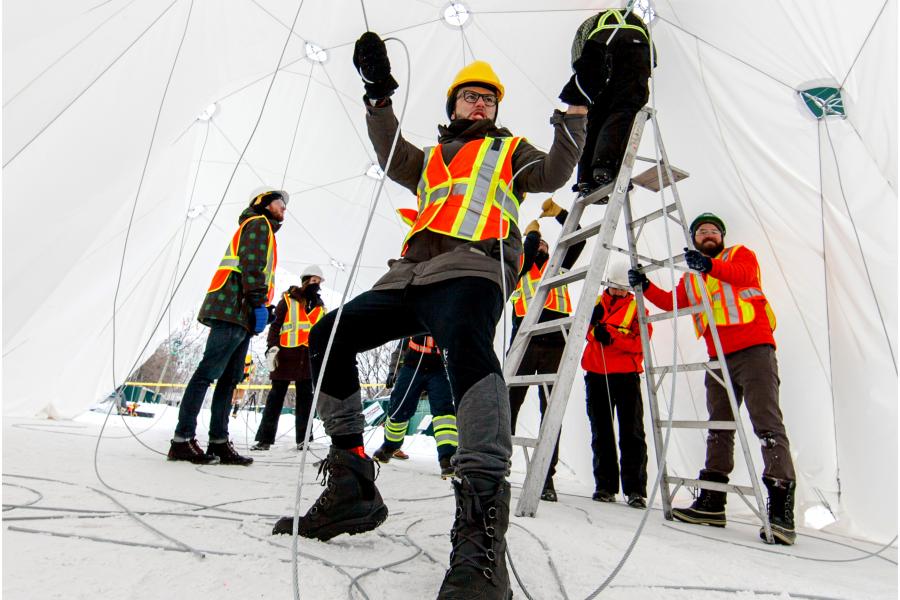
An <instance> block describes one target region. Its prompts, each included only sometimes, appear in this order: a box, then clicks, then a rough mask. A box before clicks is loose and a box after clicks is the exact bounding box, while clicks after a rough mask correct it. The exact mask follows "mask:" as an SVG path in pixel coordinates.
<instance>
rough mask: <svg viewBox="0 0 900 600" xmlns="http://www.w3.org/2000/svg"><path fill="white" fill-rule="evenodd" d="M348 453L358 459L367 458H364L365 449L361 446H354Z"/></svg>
mask: <svg viewBox="0 0 900 600" xmlns="http://www.w3.org/2000/svg"><path fill="white" fill-rule="evenodd" d="M349 451H350V452H352V453H353V454H356V455H357V456H359V457H360V458H369V457H368V456H366V449H365V448H364V447H363V446H356V447H355V448H349Z"/></svg>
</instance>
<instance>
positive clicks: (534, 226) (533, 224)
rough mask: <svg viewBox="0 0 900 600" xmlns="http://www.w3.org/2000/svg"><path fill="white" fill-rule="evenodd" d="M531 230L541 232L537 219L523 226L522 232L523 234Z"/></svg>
mask: <svg viewBox="0 0 900 600" xmlns="http://www.w3.org/2000/svg"><path fill="white" fill-rule="evenodd" d="M532 231H537V232H538V233H540V232H541V225H540V223H538V222H537V220H534V221H532V222H531V223H529V224H528V226H527V227H525V231H524V232H523V233H524V234H525V235H528V234H529V233H531V232H532Z"/></svg>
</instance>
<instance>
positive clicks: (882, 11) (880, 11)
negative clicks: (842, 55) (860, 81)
mask: <svg viewBox="0 0 900 600" xmlns="http://www.w3.org/2000/svg"><path fill="white" fill-rule="evenodd" d="M887 5H888V0H884V4H882V5H881V10H879V11H878V14H877V15H875V20H874V21H873V22H872V26H871V27H870V28H869V31H868V33H866V38H865V39H864V40H863V43H862V44H861V45H860V47H859V51H858V52H857V53H856V56H854V57H853V62H852V63H850V67H849V68H848V69H847V74H846V75H844V78H843V79H841V85H839V86H838V88H839V89H841V90H843V89H844V85H845V84H846V83H847V78H848V77H850V73H851V72H852V71H853V67H855V66H856V61H858V60H859V57H860V56H861V55H862V51H863V50H864V49H865V47H866V44H868V43H869V38H870V37H871V36H872V32H873V31H875V26H876V25H878V22H879V21H880V20H881V15H882V14H883V13H884V9H885V8H887Z"/></svg>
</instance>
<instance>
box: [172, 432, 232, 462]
mask: <svg viewBox="0 0 900 600" xmlns="http://www.w3.org/2000/svg"><path fill="white" fill-rule="evenodd" d="M167 458H168V459H169V460H186V461H188V462H192V463H194V464H195V465H214V464H216V463H217V462H219V459H218V457H216V456H210V455H209V454H204V453H203V450H201V449H200V444H198V443H197V439H196V438H194V439H191V440H188V441H187V442H176V441H175V440H172V443H171V444H169V454H168V456H167Z"/></svg>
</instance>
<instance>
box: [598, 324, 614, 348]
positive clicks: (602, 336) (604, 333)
mask: <svg viewBox="0 0 900 600" xmlns="http://www.w3.org/2000/svg"><path fill="white" fill-rule="evenodd" d="M594 339H595V340H597V341H598V342H600V345H601V346H609V345H610V344H612V336H611V335H609V330H608V329H607V328H606V325H604V324H603V323H598V324H597V325H595V326H594Z"/></svg>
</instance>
